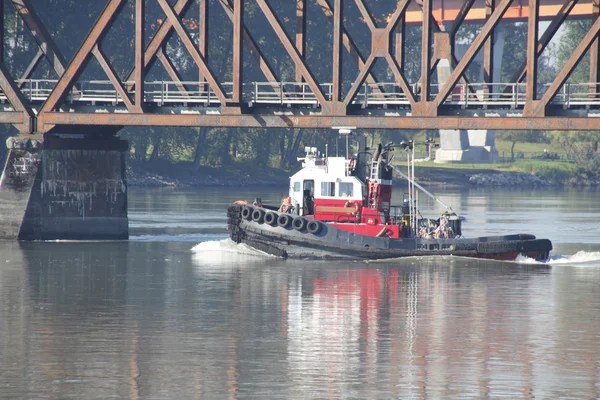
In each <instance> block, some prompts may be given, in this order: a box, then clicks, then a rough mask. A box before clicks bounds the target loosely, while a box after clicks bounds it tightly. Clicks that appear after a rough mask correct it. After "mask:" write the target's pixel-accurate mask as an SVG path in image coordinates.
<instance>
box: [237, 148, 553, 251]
mask: <svg viewBox="0 0 600 400" xmlns="http://www.w3.org/2000/svg"><path fill="white" fill-rule="evenodd" d="M357 141H358V152H357V153H356V154H355V155H354V156H353V157H348V150H347V154H346V157H329V156H328V154H327V151H326V152H325V154H324V155H322V154H320V153H319V152H318V151H317V149H316V148H314V147H307V148H305V151H306V156H305V157H303V158H299V159H298V161H302V169H301V170H300V171H298V172H297V173H296V174H294V175H293V176H292V177H291V178H290V188H289V196H288V197H287V198H285V199H283V200H282V203H281V205H280V206H279V207H277V206H269V205H263V204H262V202H261V201H260V199H257V200H256V201H255V202H254V203H252V204H250V203H249V202H247V201H237V202H235V203H234V204H231V205H230V206H229V207H228V210H227V228H228V231H229V232H230V237H231V239H232V240H233V241H234V242H236V243H245V244H247V245H248V246H251V247H253V248H255V249H258V250H261V251H263V252H265V253H268V254H271V255H275V256H279V257H283V258H287V257H291V258H305V259H310V258H326V259H355V260H375V259H388V258H398V257H409V256H447V255H454V256H463V257H475V258H485V259H494V260H515V259H516V258H517V257H518V256H519V255H522V256H526V257H529V258H533V259H535V260H537V261H545V260H547V259H548V258H549V255H550V250H552V243H551V242H550V240H548V239H537V238H536V237H535V236H534V235H530V234H513V235H504V236H487V237H477V238H465V237H463V235H462V226H461V225H462V219H461V218H460V217H459V216H458V215H456V213H455V212H454V211H453V210H452V209H451V208H450V207H448V206H447V205H446V204H444V203H443V202H442V201H440V200H439V199H437V198H436V197H435V196H434V195H432V194H431V193H430V192H428V191H427V190H426V189H425V188H423V187H422V186H421V185H419V184H418V183H416V182H415V178H414V154H415V152H414V149H415V143H413V142H412V141H407V142H401V143H398V144H392V143H388V144H386V145H382V144H380V145H378V146H377V147H376V148H374V149H372V150H373V152H371V151H372V150H371V149H369V148H367V147H366V137H364V136H359V137H358V138H357ZM426 144H427V145H431V143H430V142H428V143H426ZM346 148H347V149H348V146H346ZM397 149H401V150H404V151H405V152H406V154H407V165H408V171H407V173H406V174H405V173H403V172H402V171H401V170H400V169H398V168H397V167H395V166H394V165H392V160H393V158H394V151H395V150H397ZM394 171H395V172H396V173H397V174H398V175H400V176H402V177H403V178H405V179H406V180H407V182H408V196H407V198H406V199H404V201H403V203H402V204H401V205H392V202H391V201H392V177H393V172H394ZM417 189H419V190H420V191H421V192H423V193H424V194H425V195H427V196H429V197H431V198H433V199H434V200H436V201H438V202H439V203H440V204H442V205H443V206H445V207H446V211H445V212H443V213H442V214H441V215H440V216H439V218H435V219H431V218H425V217H423V216H422V214H421V213H420V210H419V208H418V196H419V192H418V191H417Z"/></svg>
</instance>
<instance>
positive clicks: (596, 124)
mask: <svg viewBox="0 0 600 400" xmlns="http://www.w3.org/2000/svg"><path fill="white" fill-rule="evenodd" d="M44 123H45V124H48V125H49V126H53V125H58V126H71V125H80V126H132V125H134V126H190V127H201V126H207V127H246V128H323V129H331V128H332V127H335V126H354V127H356V128H357V129H396V130H398V129H418V130H421V129H509V130H600V118H585V117H578V118H571V117H545V118H536V117H461V116H437V117H400V116H327V115H320V116H315V115H303V116H295V115H218V114H217V115H215V114H210V115H198V114H196V115H194V114H182V115H164V114H163V115H160V114H89V113H66V112H65V113H62V112H52V113H48V115H47V117H46V119H45V121H44Z"/></svg>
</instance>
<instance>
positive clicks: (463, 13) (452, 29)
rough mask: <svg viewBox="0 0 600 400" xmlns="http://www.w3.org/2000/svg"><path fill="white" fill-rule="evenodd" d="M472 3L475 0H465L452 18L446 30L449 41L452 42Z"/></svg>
mask: <svg viewBox="0 0 600 400" xmlns="http://www.w3.org/2000/svg"><path fill="white" fill-rule="evenodd" d="M474 3H475V0H465V2H464V3H463V5H462V7H461V8H460V10H459V11H458V15H457V16H456V18H455V19H454V22H453V23H452V26H451V27H450V29H449V30H448V33H449V34H450V43H454V37H455V36H456V32H458V29H459V28H460V26H461V25H462V23H463V21H464V20H465V18H466V17H467V14H468V13H469V11H470V10H471V7H473V4H474ZM488 18H489V17H488Z"/></svg>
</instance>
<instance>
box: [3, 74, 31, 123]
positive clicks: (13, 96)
mask: <svg viewBox="0 0 600 400" xmlns="http://www.w3.org/2000/svg"><path fill="white" fill-rule="evenodd" d="M0 88H1V89H2V92H4V95H5V96H6V98H7V99H8V101H9V102H10V105H11V106H12V107H13V108H14V109H15V111H17V112H20V113H22V114H23V120H22V122H21V123H22V124H23V126H22V129H21V130H22V131H24V132H28V133H31V132H32V125H31V124H32V121H33V118H34V117H35V115H34V113H33V111H32V110H31V107H29V105H28V104H27V100H25V97H24V96H23V93H21V91H20V90H19V88H18V86H17V85H16V84H15V80H14V79H13V78H12V77H11V76H10V73H9V72H8V70H7V69H6V67H5V66H4V63H0Z"/></svg>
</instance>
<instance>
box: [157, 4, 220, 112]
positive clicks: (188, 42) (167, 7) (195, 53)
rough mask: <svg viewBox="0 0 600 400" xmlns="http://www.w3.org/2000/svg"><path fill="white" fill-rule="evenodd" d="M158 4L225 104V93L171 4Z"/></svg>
mask: <svg viewBox="0 0 600 400" xmlns="http://www.w3.org/2000/svg"><path fill="white" fill-rule="evenodd" d="M158 4H159V5H160V7H161V8H162V9H163V11H164V13H165V14H166V15H167V18H168V19H169V20H170V21H171V24H172V25H173V28H175V31H176V32H177V34H178V35H179V38H180V39H181V41H182V42H183V45H184V46H185V48H186V49H187V51H188V52H189V53H190V55H191V56H192V58H193V59H194V61H195V62H196V65H198V68H200V70H201V71H202V74H203V75H204V77H205V78H206V80H207V81H208V84H209V85H210V87H211V88H212V90H213V91H214V92H215V95H216V96H217V98H218V99H219V102H220V103H221V105H225V104H226V103H227V98H226V97H225V93H224V92H223V89H222V88H221V85H220V84H219V82H217V80H216V79H215V77H214V75H213V73H212V71H211V70H210V68H209V67H208V65H207V64H206V61H205V60H204V57H202V55H201V54H200V52H198V49H197V48H196V46H195V45H194V43H193V42H192V39H191V38H190V36H189V34H188V32H187V31H186V30H185V28H184V27H183V25H181V22H180V21H179V19H178V17H177V15H176V14H175V12H174V11H173V9H172V8H171V5H170V4H169V3H168V2H167V0H158Z"/></svg>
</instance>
